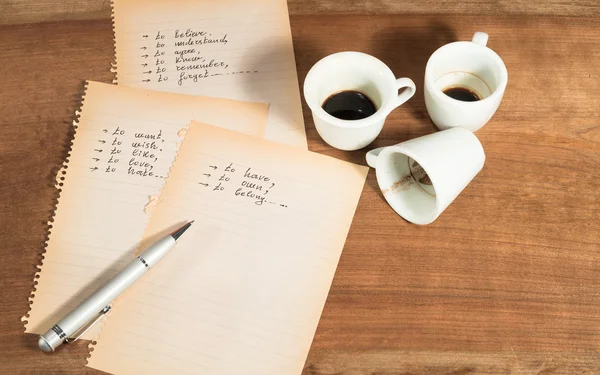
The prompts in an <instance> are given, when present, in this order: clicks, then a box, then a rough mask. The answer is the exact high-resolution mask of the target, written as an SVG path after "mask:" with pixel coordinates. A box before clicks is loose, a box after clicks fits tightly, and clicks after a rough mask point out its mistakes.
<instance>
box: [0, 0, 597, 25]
mask: <svg viewBox="0 0 600 375" xmlns="http://www.w3.org/2000/svg"><path fill="white" fill-rule="evenodd" d="M110 4H111V0H2V1H1V2H0V25H11V24H23V23H34V22H51V21H72V20H97V19H109V18H110V13H111V7H110ZM288 8H289V12H290V14H291V15H292V16H296V15H310V14H319V15H320V14H323V13H326V14H329V15H349V14H473V15H498V14H512V15H529V16H587V17H589V16H598V15H600V2H599V1H598V0H568V1H566V0H469V1H453V0H419V1H414V0H344V1H339V0H288Z"/></svg>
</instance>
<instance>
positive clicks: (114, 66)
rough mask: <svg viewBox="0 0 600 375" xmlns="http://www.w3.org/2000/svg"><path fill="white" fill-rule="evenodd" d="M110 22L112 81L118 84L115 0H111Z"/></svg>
mask: <svg viewBox="0 0 600 375" xmlns="http://www.w3.org/2000/svg"><path fill="white" fill-rule="evenodd" d="M110 22H111V24H112V25H111V26H112V32H113V59H112V61H111V63H110V72H111V73H112V74H113V80H112V83H114V84H115V85H116V84H118V79H119V76H118V74H119V73H118V70H117V30H116V27H117V26H116V22H115V0H110Z"/></svg>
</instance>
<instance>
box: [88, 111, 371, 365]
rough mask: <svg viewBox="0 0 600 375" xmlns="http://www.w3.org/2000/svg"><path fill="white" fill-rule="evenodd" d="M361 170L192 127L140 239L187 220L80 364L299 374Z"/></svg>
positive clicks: (358, 189)
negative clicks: (189, 223) (187, 226)
mask: <svg viewBox="0 0 600 375" xmlns="http://www.w3.org/2000/svg"><path fill="white" fill-rule="evenodd" d="M274 155H275V156H276V157H274ZM367 172H368V169H367V168H366V167H363V166H359V165H355V164H351V163H347V162H344V161H341V160H337V159H334V158H331V157H327V156H324V155H319V154H315V153H311V152H308V151H305V150H301V149H298V148H294V147H289V146H286V145H281V144H278V143H274V142H270V141H267V140H264V139H258V138H253V137H248V136H245V135H243V134H239V133H235V132H231V131H228V130H224V129H219V128H215V127H212V126H209V125H205V124H199V123H192V124H191V125H190V127H189V131H188V133H187V135H186V137H185V140H184V141H183V144H182V146H181V149H180V151H179V153H178V155H177V158H176V161H175V163H174V164H173V168H172V170H171V173H170V175H169V178H168V180H167V182H166V184H165V186H164V189H163V190H162V192H161V196H160V199H159V202H158V204H157V206H156V209H155V211H154V214H153V215H152V218H151V220H150V223H149V224H148V228H147V229H146V232H145V234H144V240H143V242H144V243H145V244H150V243H151V242H152V241H153V240H154V239H156V238H159V237H160V236H161V235H162V234H164V233H165V232H167V231H168V230H171V229H172V228H173V227H176V226H177V225H180V224H181V223H183V222H186V221H188V220H192V219H193V220H195V222H194V224H193V225H192V227H191V228H190V229H189V230H188V232H186V233H185V235H184V236H182V237H181V239H180V240H179V241H178V244H177V247H176V248H175V249H174V250H173V251H172V252H170V253H169V254H168V255H167V256H166V257H165V258H164V259H163V260H162V261H161V263H160V264H158V265H157V266H156V267H155V268H153V269H152V270H151V271H150V272H149V273H148V274H147V275H146V276H145V277H144V278H143V279H141V280H140V281H139V283H137V284H136V285H135V287H134V288H132V289H131V290H130V291H128V292H127V293H126V294H125V295H123V297H122V298H119V299H118V300H117V301H116V303H115V308H114V309H113V312H112V315H111V316H110V317H109V319H108V322H107V324H106V325H105V327H104V329H103V331H102V333H101V335H100V336H99V337H98V340H97V344H96V345H95V347H94V350H93V351H92V353H91V357H90V359H89V361H88V366H90V367H93V368H95V369H99V370H103V371H106V372H109V373H114V374H128V373H143V374H148V375H152V374H165V373H174V374H211V375H221V374H261V375H281V374H300V373H301V371H302V367H303V365H304V362H305V360H306V356H307V354H308V350H309V348H310V344H311V342H312V339H313V335H314V333H315V330H316V328H317V324H318V321H319V317H320V315H321V311H322V309H323V306H324V304H325V300H326V298H327V293H328V291H329V288H330V286H331V282H332V279H333V276H334V273H335V269H336V267H337V263H338V260H339V257H340V255H341V252H342V248H343V246H344V242H345V240H346V235H347V233H348V231H349V229H350V224H351V222H352V218H353V216H354V211H355V210H356V206H357V203H358V200H359V197H360V194H361V191H362V189H363V185H364V182H365V179H366V175H367ZM157 337H158V338H160V339H156V338H157Z"/></svg>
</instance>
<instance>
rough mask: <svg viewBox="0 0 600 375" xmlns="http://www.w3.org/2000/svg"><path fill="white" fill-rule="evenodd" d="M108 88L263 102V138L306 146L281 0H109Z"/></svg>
mask: <svg viewBox="0 0 600 375" xmlns="http://www.w3.org/2000/svg"><path fill="white" fill-rule="evenodd" d="M113 8H114V14H113V18H114V25H115V27H114V29H115V51H116V57H115V60H116V70H115V71H116V76H117V79H116V83H118V84H119V85H125V86H132V87H140V88H146V89H153V90H160V91H168V92H176V93H184V94H192V95H206V96H213V97H220V98H230V99H236V100H246V101H259V102H266V103H269V105H270V107H269V117H268V120H267V128H266V131H265V138H266V139H270V140H274V141H277V142H280V143H286V144H289V145H292V146H298V147H304V148H307V144H306V134H305V130H304V121H303V117H302V108H301V102H300V92H299V88H298V77H297V75H296V64H295V60H294V50H293V45H292V38H291V31H290V25H289V18H288V13H287V3H286V1H285V0H258V1H250V0H232V1H211V0H198V1H185V2H180V3H178V4H177V5H176V6H174V5H173V3H172V2H171V1H168V0H149V1H140V0H115V1H114V2H113Z"/></svg>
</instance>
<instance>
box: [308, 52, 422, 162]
mask: <svg viewBox="0 0 600 375" xmlns="http://www.w3.org/2000/svg"><path fill="white" fill-rule="evenodd" d="M399 89H404V90H403V91H402V92H401V93H400V94H399V95H398V90H399ZM343 91H357V92H359V93H362V94H363V95H365V96H366V97H367V98H368V99H370V100H371V102H372V103H373V104H374V105H375V112H374V113H373V114H372V115H370V116H368V117H366V118H363V119H359V120H344V119H340V118H337V117H334V116H332V115H330V114H329V113H327V112H326V111H325V110H324V109H323V107H322V106H323V104H324V102H325V101H326V100H327V99H328V98H330V97H331V96H332V95H334V94H336V93H340V92H343ZM414 94H415V84H414V82H413V81H412V80H411V79H409V78H400V79H396V77H395V76H394V74H393V73H392V71H391V70H390V68H388V67H387V65H385V64H384V63H383V62H381V61H380V60H378V59H377V58H375V57H373V56H370V55H367V54H364V53H360V52H340V53H335V54H333V55H329V56H327V57H325V58H323V59H321V60H320V61H319V62H317V63H316V64H315V65H314V66H313V67H312V68H311V69H310V71H309V72H308V75H307V76H306V80H305V81H304V98H305V100H306V103H307V104H308V106H309V107H310V110H311V111H312V116H313V120H314V123H315V128H316V129H317V132H318V133H319V135H320V136H321V138H323V140H324V141H325V142H327V143H328V144H329V145H330V146H332V147H335V148H337V149H340V150H347V151H349V150H358V149H360V148H363V147H365V146H367V145H368V144H369V143H371V142H373V140H375V138H377V136H378V135H379V133H380V132H381V129H382V128H383V123H384V121H385V119H386V117H387V115H388V114H389V113H390V112H391V111H392V110H394V109H395V108H397V107H398V106H400V105H401V104H403V103H404V102H406V101H407V100H408V99H410V98H411V97H412V96H413V95H414Z"/></svg>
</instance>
